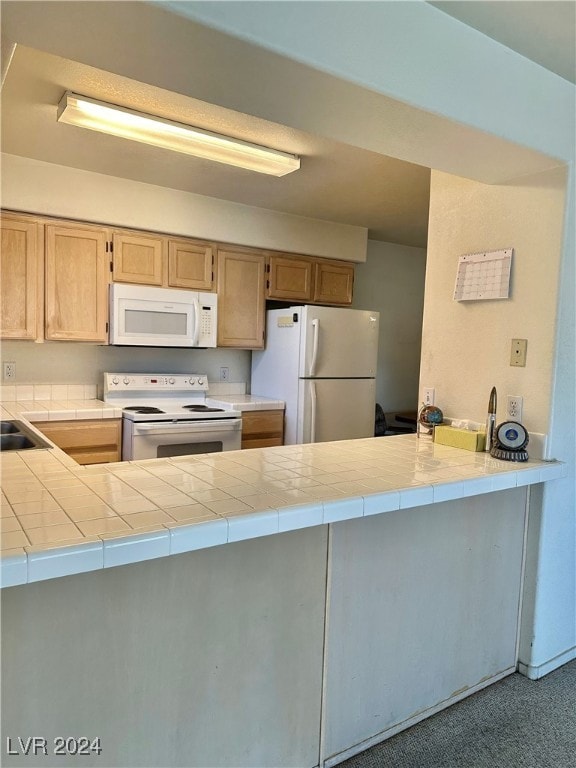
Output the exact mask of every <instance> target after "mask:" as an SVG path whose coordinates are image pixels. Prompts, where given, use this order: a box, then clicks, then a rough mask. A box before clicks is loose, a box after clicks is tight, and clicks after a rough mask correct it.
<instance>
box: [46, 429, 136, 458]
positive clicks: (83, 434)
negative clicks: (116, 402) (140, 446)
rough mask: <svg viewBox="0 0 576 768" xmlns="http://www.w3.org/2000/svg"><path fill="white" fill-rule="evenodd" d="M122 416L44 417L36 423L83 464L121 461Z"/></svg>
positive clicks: (49, 437)
mask: <svg viewBox="0 0 576 768" xmlns="http://www.w3.org/2000/svg"><path fill="white" fill-rule="evenodd" d="M120 425H121V420H120V419H104V420H102V421H100V420H98V421H93V420H88V419H85V420H75V421H57V422H56V421H40V422H36V423H35V424H34V426H35V427H36V428H37V429H39V430H40V431H41V432H42V433H43V434H44V435H46V437H47V438H48V439H49V440H51V441H52V442H53V443H55V444H56V445H57V446H58V447H59V448H61V449H62V450H63V451H64V452H65V453H67V454H68V455H69V456H72V458H73V459H75V460H76V461H77V462H78V463H79V464H101V463H104V462H109V461H120V437H121V426H120Z"/></svg>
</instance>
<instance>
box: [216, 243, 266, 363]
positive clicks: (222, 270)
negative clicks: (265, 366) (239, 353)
mask: <svg viewBox="0 0 576 768" xmlns="http://www.w3.org/2000/svg"><path fill="white" fill-rule="evenodd" d="M265 269H266V257H265V256H264V254H263V253H259V252H257V251H251V250H248V249H234V248H221V249H219V251H218V346H219V347H235V348H236V349H262V348H263V347H264V315H265V294H264V283H265Z"/></svg>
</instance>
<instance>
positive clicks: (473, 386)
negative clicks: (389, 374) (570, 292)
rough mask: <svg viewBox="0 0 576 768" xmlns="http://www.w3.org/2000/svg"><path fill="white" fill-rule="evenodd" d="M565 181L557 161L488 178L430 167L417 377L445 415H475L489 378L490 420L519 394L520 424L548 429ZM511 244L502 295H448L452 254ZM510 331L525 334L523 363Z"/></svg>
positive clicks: (480, 416) (481, 410)
mask: <svg viewBox="0 0 576 768" xmlns="http://www.w3.org/2000/svg"><path fill="white" fill-rule="evenodd" d="M565 185H566V177H565V171H564V169H560V168H559V169H556V170H553V171H547V172H545V173H542V174H538V175H536V176H532V177H527V178H523V179H521V180H518V181H516V182H510V183H509V184H506V185H493V186H492V185H485V184H481V183H478V182H474V181H469V180H467V179H462V178H459V177H456V176H451V175H449V174H445V173H441V172H438V171H432V179H431V192H430V197H431V199H430V224H429V234H428V258H427V268H426V293H425V299H424V320H423V334H422V361H421V369H420V387H421V389H422V388H423V387H435V389H436V404H437V405H439V406H440V408H442V410H443V411H444V414H445V415H446V416H450V417H456V418H469V419H473V420H476V421H483V420H484V419H485V417H486V410H487V405H488V397H489V394H490V389H491V387H492V386H496V388H497V390H498V397H499V402H498V414H497V419H498V421H502V420H503V419H504V418H505V416H506V411H505V408H506V396H507V395H521V396H522V397H523V398H524V415H523V423H524V424H525V426H526V428H527V429H528V431H534V432H543V433H547V432H548V431H549V428H550V409H551V395H552V383H553V382H552V377H553V360H554V345H555V331H556V328H555V318H556V305H557V296H558V279H559V265H560V255H561V248H562V222H563V215H564V201H565ZM509 247H513V248H514V258H513V264H512V279H511V297H510V299H508V300H493V301H475V302H455V301H454V300H453V298H452V296H453V291H454V283H455V277H456V269H457V265H458V257H459V256H461V255H462V254H466V253H474V252H478V251H488V250H497V249H500V248H509ZM512 338H523V339H527V340H528V355H527V363H526V367H525V368H516V367H511V366H510V365H509V360H510V342H511V339H512Z"/></svg>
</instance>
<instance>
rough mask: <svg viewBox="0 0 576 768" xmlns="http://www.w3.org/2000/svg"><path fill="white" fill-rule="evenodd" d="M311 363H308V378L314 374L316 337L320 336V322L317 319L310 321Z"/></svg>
mask: <svg viewBox="0 0 576 768" xmlns="http://www.w3.org/2000/svg"><path fill="white" fill-rule="evenodd" d="M312 334H313V339H312V361H311V363H310V374H309V375H310V376H314V374H315V373H316V362H317V360H318V337H319V336H320V320H318V318H317V317H315V318H314V320H312Z"/></svg>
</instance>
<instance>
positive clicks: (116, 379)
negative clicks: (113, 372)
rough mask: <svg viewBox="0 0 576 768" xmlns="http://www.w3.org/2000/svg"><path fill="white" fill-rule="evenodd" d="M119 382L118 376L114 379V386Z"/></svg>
mask: <svg viewBox="0 0 576 768" xmlns="http://www.w3.org/2000/svg"><path fill="white" fill-rule="evenodd" d="M119 381H120V379H119V378H118V376H114V378H113V379H112V384H118V383H119Z"/></svg>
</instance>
